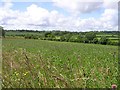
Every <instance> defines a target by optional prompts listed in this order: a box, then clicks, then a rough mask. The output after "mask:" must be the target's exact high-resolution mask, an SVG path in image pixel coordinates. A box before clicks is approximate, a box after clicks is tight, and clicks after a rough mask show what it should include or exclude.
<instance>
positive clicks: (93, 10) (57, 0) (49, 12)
mask: <svg viewBox="0 0 120 90" xmlns="http://www.w3.org/2000/svg"><path fill="white" fill-rule="evenodd" d="M0 26H3V27H4V29H7V30H11V29H13V30H15V29H26V30H50V31H51V30H61V31H78V32H79V31H117V30H118V0H114V2H113V1H112V0H84V1H83V0H26V1H24V0H0Z"/></svg>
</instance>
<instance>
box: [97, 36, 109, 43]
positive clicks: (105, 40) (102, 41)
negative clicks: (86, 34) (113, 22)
mask: <svg viewBox="0 0 120 90" xmlns="http://www.w3.org/2000/svg"><path fill="white" fill-rule="evenodd" d="M99 43H100V44H103V45H106V44H107V43H108V38H107V37H106V36H102V37H101V38H100V40H99Z"/></svg>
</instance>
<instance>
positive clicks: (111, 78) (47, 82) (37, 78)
mask: <svg viewBox="0 0 120 90" xmlns="http://www.w3.org/2000/svg"><path fill="white" fill-rule="evenodd" d="M2 50H3V51H2V56H3V57H2V58H3V60H2V63H3V64H2V67H3V68H2V77H3V83H2V87H4V88H111V85H112V84H116V85H118V81H117V79H118V47H117V46H110V45H99V44H85V43H72V42H55V41H47V40H39V39H14V38H13V39H10V38H5V39H3V41H2Z"/></svg>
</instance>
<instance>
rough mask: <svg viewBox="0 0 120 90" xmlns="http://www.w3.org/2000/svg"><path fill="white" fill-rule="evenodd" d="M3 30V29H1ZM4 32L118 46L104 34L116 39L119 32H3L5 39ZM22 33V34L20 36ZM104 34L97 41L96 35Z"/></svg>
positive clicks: (38, 37) (37, 37)
mask: <svg viewBox="0 0 120 90" xmlns="http://www.w3.org/2000/svg"><path fill="white" fill-rule="evenodd" d="M2 30H3V28H2ZM5 32H17V33H16V34H14V35H10V36H20V37H24V38H25V39H41V40H51V41H60V42H78V43H94V44H103V45H119V42H113V41H111V40H110V39H109V38H108V37H107V36H105V35H106V34H109V35H112V37H116V36H115V35H118V34H119V33H120V32H119V31H100V32H98V31H90V32H69V31H55V30H53V31H37V30H36V31H32V30H8V31H7V30H5V31H4V30H3V35H2V36H4V37H5ZM21 32H22V34H20V33H21ZM99 34H104V35H103V36H100V37H99V39H98V37H97V35H99Z"/></svg>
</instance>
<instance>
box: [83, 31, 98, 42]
mask: <svg viewBox="0 0 120 90" xmlns="http://www.w3.org/2000/svg"><path fill="white" fill-rule="evenodd" d="M85 37H86V38H87V40H89V42H91V41H92V40H93V39H94V38H95V37H96V33H95V32H88V33H86V34H85Z"/></svg>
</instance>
